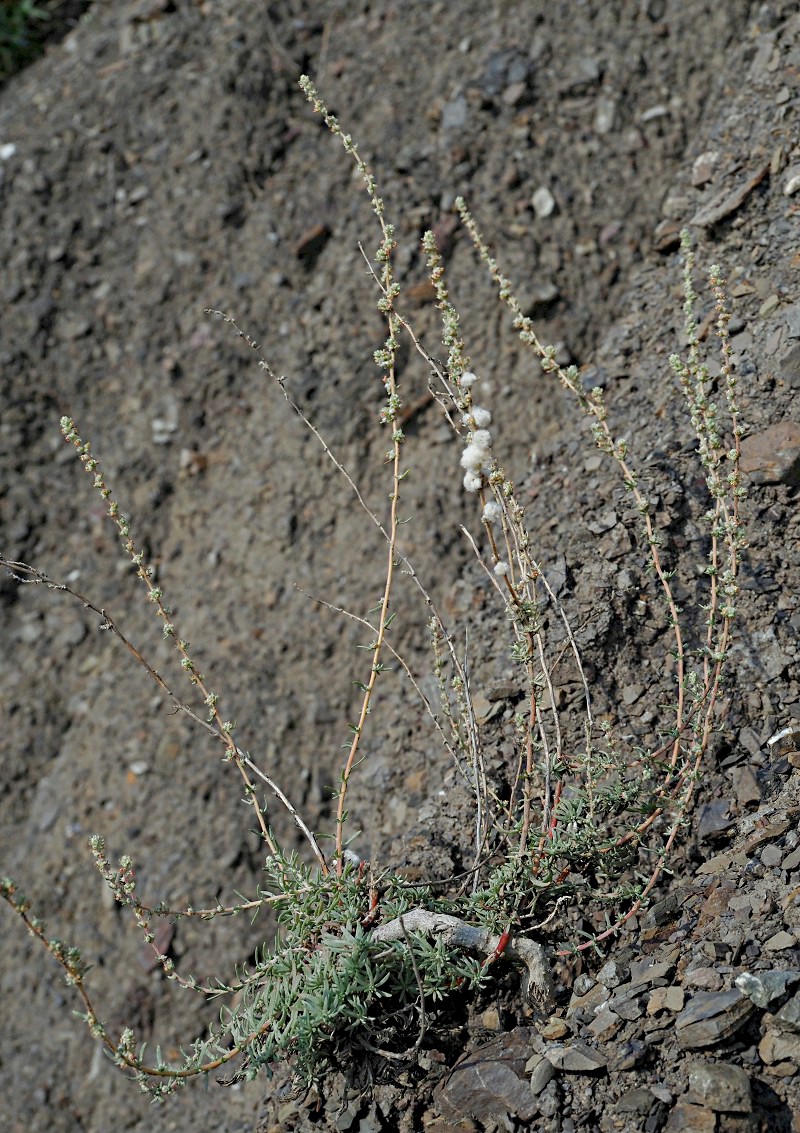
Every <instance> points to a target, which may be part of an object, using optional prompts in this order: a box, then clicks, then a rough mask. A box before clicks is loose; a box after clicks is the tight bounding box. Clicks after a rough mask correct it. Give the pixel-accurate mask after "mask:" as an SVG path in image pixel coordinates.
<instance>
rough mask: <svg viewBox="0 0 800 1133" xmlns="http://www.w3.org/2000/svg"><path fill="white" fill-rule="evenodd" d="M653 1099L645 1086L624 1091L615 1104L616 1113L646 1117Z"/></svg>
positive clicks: (651, 1106)
mask: <svg viewBox="0 0 800 1133" xmlns="http://www.w3.org/2000/svg"><path fill="white" fill-rule="evenodd" d="M654 1101H655V1098H654V1097H653V1095H652V1094H651V1093H650V1091H649V1090H648V1089H647V1088H646V1087H645V1086H637V1087H635V1088H634V1089H632V1090H628V1091H626V1093H624V1094H623V1095H622V1097H621V1098H620V1099H619V1101H618V1102H617V1104H616V1106H615V1109H616V1110H617V1113H636V1114H638V1115H639V1116H640V1117H647V1115H648V1113H649V1112H650V1110H651V1109H652V1108H653V1102H654Z"/></svg>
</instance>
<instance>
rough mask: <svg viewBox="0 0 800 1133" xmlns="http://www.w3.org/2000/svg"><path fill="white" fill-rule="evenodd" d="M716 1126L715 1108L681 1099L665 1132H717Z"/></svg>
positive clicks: (671, 1115)
mask: <svg viewBox="0 0 800 1133" xmlns="http://www.w3.org/2000/svg"><path fill="white" fill-rule="evenodd" d="M716 1128H717V1117H716V1114H715V1113H714V1111H713V1109H709V1108H708V1107H707V1106H704V1105H692V1104H691V1103H690V1102H685V1101H682V1100H681V1101H679V1102H678V1103H677V1105H676V1106H675V1107H674V1108H673V1109H672V1110H671V1112H670V1115H669V1118H668V1119H667V1124H666V1125H665V1126H664V1133H715V1130H716Z"/></svg>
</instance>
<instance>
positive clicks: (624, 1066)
mask: <svg viewBox="0 0 800 1133" xmlns="http://www.w3.org/2000/svg"><path fill="white" fill-rule="evenodd" d="M648 1055H649V1051H648V1048H647V1045H646V1043H643V1042H642V1040H641V1039H631V1040H630V1041H629V1042H626V1043H623V1044H621V1045H620V1046H619V1048H618V1050H617V1051H616V1053H614V1054H613V1055H612V1056H611V1058H610V1059H609V1062H608V1069H609V1071H624V1070H636V1069H638V1067H640V1066H642V1065H644V1063H645V1062H646V1061H647V1058H648Z"/></svg>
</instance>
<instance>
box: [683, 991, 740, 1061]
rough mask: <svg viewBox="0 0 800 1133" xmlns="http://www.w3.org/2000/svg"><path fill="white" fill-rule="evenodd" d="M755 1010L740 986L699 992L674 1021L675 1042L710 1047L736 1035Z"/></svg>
mask: <svg viewBox="0 0 800 1133" xmlns="http://www.w3.org/2000/svg"><path fill="white" fill-rule="evenodd" d="M755 1009H756V1008H755V1004H754V1003H753V1002H752V1000H750V999H748V997H747V996H746V995H745V994H744V992H742V991H741V990H740V989H739V988H732V989H731V990H730V991H709V992H699V993H698V994H697V995H695V996H694V997H693V998H692V999H691V1000H690V1002H689V1003H688V1005H687V1006H686V1007H684V1009H683V1011H681V1013H680V1015H678V1017H677V1019H676V1020H675V1027H676V1030H677V1038H678V1043H679V1045H680V1046H682V1047H684V1048H686V1049H697V1048H699V1047H704V1046H713V1044H714V1043H717V1042H720V1040H722V1039H727V1038H730V1036H731V1035H732V1034H735V1032H736V1031H738V1029H739V1027H741V1026H742V1024H743V1023H744V1022H745V1021H746V1020H747V1019H748V1018H749V1017H750V1016H751V1015H752V1014H753V1012H754V1011H755Z"/></svg>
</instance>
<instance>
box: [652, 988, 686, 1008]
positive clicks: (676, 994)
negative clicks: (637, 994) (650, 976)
mask: <svg viewBox="0 0 800 1133" xmlns="http://www.w3.org/2000/svg"><path fill="white" fill-rule="evenodd" d="M685 1000H686V993H685V992H684V990H683V988H682V987H676V986H674V985H673V986H672V987H656V988H653V990H652V991H651V992H650V998H649V999H648V1000H647V1014H648V1015H658V1014H659V1012H661V1011H672V1012H674V1013H677V1012H678V1011H682V1010H683V1005H684V1002H685Z"/></svg>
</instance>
